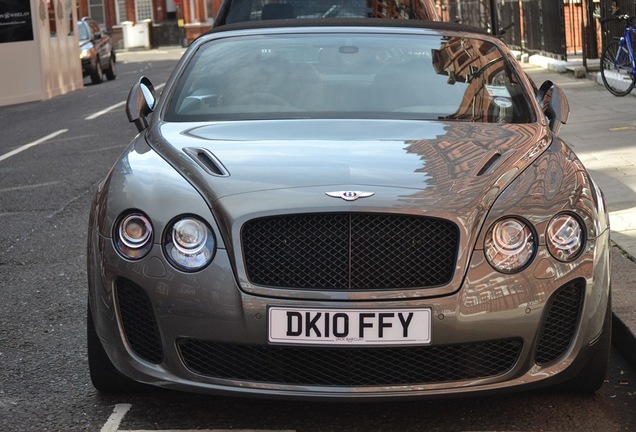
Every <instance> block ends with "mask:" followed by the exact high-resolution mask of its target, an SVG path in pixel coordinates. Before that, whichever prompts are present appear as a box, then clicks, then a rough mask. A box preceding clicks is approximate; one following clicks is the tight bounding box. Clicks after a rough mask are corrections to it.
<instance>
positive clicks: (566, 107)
mask: <svg viewBox="0 0 636 432" xmlns="http://www.w3.org/2000/svg"><path fill="white" fill-rule="evenodd" d="M537 102H539V106H541V109H542V110H543V112H544V113H545V115H546V117H547V118H548V120H549V121H550V129H552V131H553V132H554V133H555V134H557V135H558V134H559V130H560V129H561V125H562V124H565V123H567V121H568V117H569V116H570V104H569V103H568V100H567V98H566V97H565V93H563V90H561V88H560V87H559V86H558V85H556V84H554V83H553V82H552V81H549V80H548V81H546V82H544V83H543V84H541V87H539V91H538V92H537Z"/></svg>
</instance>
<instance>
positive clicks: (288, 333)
mask: <svg viewBox="0 0 636 432" xmlns="http://www.w3.org/2000/svg"><path fill="white" fill-rule="evenodd" d="M568 112H569V109H568V105H567V100H566V99H565V96H564V94H563V92H562V91H561V90H560V89H559V88H558V87H557V86H555V85H553V84H552V83H550V82H547V83H545V84H544V85H542V86H541V87H540V88H538V89H537V88H536V87H535V86H534V85H533V84H532V82H530V81H529V79H528V78H527V76H526V75H525V74H524V72H523V70H522V69H521V68H520V67H519V65H518V64H517V63H516V61H515V59H514V57H513V56H512V54H511V53H510V51H509V50H508V49H507V48H506V46H505V45H504V44H503V43H502V42H501V41H499V40H498V39H496V38H494V37H492V36H490V35H488V34H486V33H483V32H481V31H479V30H476V29H473V28H470V27H465V26H459V25H454V24H445V23H435V22H415V21H408V22H398V21H397V20H382V19H377V20H368V19H359V20H356V19H347V20H346V22H345V21H343V20H340V19H317V20H316V19H310V18H306V19H302V20H301V19H298V20H295V19H287V20H278V21H275V22H274V21H272V22H271V23H270V22H267V21H263V20H259V21H256V22H243V23H235V24H226V25H222V26H219V27H217V28H216V29H215V30H214V31H212V32H211V33H210V34H208V35H205V36H203V37H201V38H200V39H198V40H197V41H195V42H194V43H193V44H192V46H191V47H190V48H189V49H188V51H187V52H186V54H185V55H184V57H183V59H182V60H181V62H180V63H179V64H178V66H177V67H176V69H175V71H174V73H173V75H172V77H171V79H170V80H169V82H168V83H167V84H166V86H165V88H164V90H163V92H162V94H161V96H160V97H159V98H158V99H157V97H156V95H155V94H154V90H153V87H152V84H151V83H150V81H149V80H148V79H147V78H143V79H141V80H140V81H139V82H138V83H137V84H136V85H135V86H133V89H132V90H131V93H130V95H129V100H128V104H127V114H128V117H129V120H130V121H132V122H134V123H135V124H136V125H137V127H138V129H139V131H140V134H139V135H138V136H137V137H136V138H135V139H134V140H133V142H132V143H131V145H130V146H129V147H128V149H127V150H126V151H125V152H124V154H123V155H122V156H121V158H120V159H119V160H118V161H117V163H116V164H115V167H114V169H113V170H112V171H111V173H110V174H109V176H108V177H107V178H106V179H105V180H104V182H103V183H102V184H101V185H100V187H99V190H98V192H97V195H96V198H95V201H94V203H93V207H92V212H91V219H90V230H89V243H88V257H89V259H88V263H89V266H88V272H89V309H88V344H89V363H90V369H91V376H92V380H93V383H94V385H95V386H96V387H97V388H98V389H99V390H101V391H120V390H122V389H126V388H128V387H129V386H130V384H131V383H132V382H135V381H138V382H142V383H150V384H157V385H160V386H163V387H168V388H175V389H181V390H188V391H196V392H209V393H218V394H242V395H251V396H267V397H285V398H314V399H333V398H342V399H377V398H397V399H399V398H406V397H434V396H441V395H464V394H473V393H475V394H480V393H491V392H501V391H508V390H516V389H528V388H534V387H540V386H547V385H554V384H564V385H565V386H566V387H567V388H570V389H573V390H576V391H580V392H592V391H595V390H596V389H598V388H599V387H600V385H601V384H602V382H603V379H604V374H605V369H606V365H607V359H608V355H609V347H610V323H611V313H610V308H611V301H610V289H609V255H608V253H609V227H608V218H607V211H606V209H605V206H604V201H603V196H602V194H601V192H600V190H599V189H598V188H597V186H596V185H595V183H594V182H593V180H592V179H591V178H590V176H589V174H588V173H587V172H586V170H585V168H584V167H583V165H582V164H581V162H580V161H579V160H578V158H577V157H576V155H575V154H574V153H573V152H572V150H570V148H569V147H568V146H567V145H566V144H565V143H564V142H562V140H561V139H560V138H559V137H558V131H559V128H560V127H561V124H562V123H565V122H566V121H567V117H568Z"/></svg>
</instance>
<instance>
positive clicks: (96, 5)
mask: <svg viewBox="0 0 636 432" xmlns="http://www.w3.org/2000/svg"><path fill="white" fill-rule="evenodd" d="M88 16H90V17H91V18H93V19H94V20H95V21H96V22H98V23H100V24H104V23H105V22H106V20H105V19H104V0H88Z"/></svg>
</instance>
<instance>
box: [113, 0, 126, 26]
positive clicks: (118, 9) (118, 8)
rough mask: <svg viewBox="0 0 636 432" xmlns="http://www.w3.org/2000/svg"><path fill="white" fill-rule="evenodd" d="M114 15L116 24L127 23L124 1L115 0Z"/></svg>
mask: <svg viewBox="0 0 636 432" xmlns="http://www.w3.org/2000/svg"><path fill="white" fill-rule="evenodd" d="M115 14H116V17H115V18H116V20H117V24H121V23H123V22H124V21H128V17H127V16H126V0H117V1H116V2H115Z"/></svg>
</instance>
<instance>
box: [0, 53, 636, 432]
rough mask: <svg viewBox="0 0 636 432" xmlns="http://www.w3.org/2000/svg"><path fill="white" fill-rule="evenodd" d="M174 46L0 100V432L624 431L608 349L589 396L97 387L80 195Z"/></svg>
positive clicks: (626, 400)
mask: <svg viewBox="0 0 636 432" xmlns="http://www.w3.org/2000/svg"><path fill="white" fill-rule="evenodd" d="M179 54H180V52H179V51H178V50H169V51H165V52H157V51H153V52H138V53H123V54H121V55H120V56H119V60H120V63H119V66H118V77H117V79H116V80H115V81H108V82H104V83H103V84H100V85H95V86H92V85H87V86H86V87H85V88H84V89H82V90H79V91H77V92H74V93H72V94H68V95H64V96H60V97H56V98H54V99H52V100H48V101H44V102H37V103H29V104H23V105H18V106H11V107H0V304H1V305H2V313H0V431H47V430H48V431H104V432H115V431H123V430H127V431H130V430H135V431H144V430H164V431H165V430H219V431H220V430H230V429H231V430H270V431H271V430H275V431H290V430H295V431H303V432H309V431H321V432H323V431H385V430H386V431H395V430H400V431H450V430H453V431H467V430H470V431H518V430H523V431H545V430H553V431H556V430H558V431H588V430H589V431H598V430H603V431H630V430H636V373H635V371H634V370H633V369H630V368H629V367H628V365H627V364H626V363H625V362H624V361H623V359H622V358H621V357H620V355H618V354H617V353H616V352H613V354H612V360H611V365H610V369H609V373H608V377H607V382H606V383H605V385H604V386H603V388H602V389H601V391H600V392H598V393H597V394H596V395H594V396H592V397H578V396H571V395H566V394H561V393H558V392H553V391H542V392H532V393H521V394H513V395H508V396H499V397H481V398H473V399H447V400H437V401H417V402H400V403H372V404H355V405H349V404H342V403H339V404H330V403H320V404H316V403H306V402H303V403H300V402H277V401H261V400H247V399H231V398H218V397H208V396H200V395H190V394H182V393H175V392H168V391H161V390H157V391H153V392H146V393H139V394H131V395H117V396H112V395H111V396H104V395H100V394H99V393H97V392H96V391H95V390H94V389H93V387H92V385H91V384H90V378H89V375H88V366H87V358H86V349H85V312H86V274H85V272H86V271H85V260H86V255H85V244H86V232H87V220H88V211H89V206H90V201H91V199H92V196H93V193H94V191H95V188H96V186H97V184H98V182H99V181H100V179H101V178H102V177H103V176H104V175H105V174H106V173H107V171H108V169H109V168H110V166H111V165H112V163H113V162H114V161H115V159H116V158H117V156H118V154H119V153H120V152H121V151H122V150H123V149H124V147H125V146H126V144H127V143H128V142H129V141H130V140H131V139H132V137H133V136H134V135H135V134H136V129H135V128H134V126H133V125H131V124H129V123H128V121H127V119H126V116H125V113H124V110H123V101H124V100H125V98H126V95H127V93H128V89H129V88H130V86H131V85H132V84H133V82H134V81H136V80H137V78H138V77H139V76H141V75H147V76H148V77H149V78H150V79H151V80H152V81H153V83H154V84H155V86H159V85H161V84H162V83H164V82H165V81H166V79H167V78H168V76H169V74H170V72H171V70H172V68H173V67H174V64H175V62H176V59H177V58H178V57H179ZM87 84H88V81H87ZM44 138H46V139H44ZM627 271H630V270H629V269H628V270H627ZM632 271H633V270H632Z"/></svg>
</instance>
